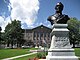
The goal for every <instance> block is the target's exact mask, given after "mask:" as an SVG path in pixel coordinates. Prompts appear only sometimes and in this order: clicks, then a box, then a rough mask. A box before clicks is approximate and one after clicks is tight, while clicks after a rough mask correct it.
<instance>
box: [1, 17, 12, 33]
mask: <svg viewBox="0 0 80 60" xmlns="http://www.w3.org/2000/svg"><path fill="white" fill-rule="evenodd" d="M10 22H11V20H10V17H6V18H4V17H2V16H0V26H1V28H2V32H4V30H5V27H6V25H7V24H8V23H10Z"/></svg>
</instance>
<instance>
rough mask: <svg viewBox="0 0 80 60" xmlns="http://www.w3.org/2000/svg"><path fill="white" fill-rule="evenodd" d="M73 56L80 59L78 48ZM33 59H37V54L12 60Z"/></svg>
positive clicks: (79, 49)
mask: <svg viewBox="0 0 80 60" xmlns="http://www.w3.org/2000/svg"><path fill="white" fill-rule="evenodd" d="M75 55H76V56H78V57H80V48H75ZM34 57H37V54H33V55H30V56H25V57H21V58H17V59H14V60H28V59H29V58H34ZM79 60H80V59H79Z"/></svg>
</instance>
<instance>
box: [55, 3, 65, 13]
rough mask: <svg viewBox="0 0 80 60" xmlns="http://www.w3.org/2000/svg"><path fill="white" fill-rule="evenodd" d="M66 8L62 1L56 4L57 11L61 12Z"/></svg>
mask: <svg viewBox="0 0 80 60" xmlns="http://www.w3.org/2000/svg"><path fill="white" fill-rule="evenodd" d="M63 8H64V5H63V4H62V3H61V2H58V3H57V4H56V6H55V10H56V12H57V13H61V12H62V10H63Z"/></svg>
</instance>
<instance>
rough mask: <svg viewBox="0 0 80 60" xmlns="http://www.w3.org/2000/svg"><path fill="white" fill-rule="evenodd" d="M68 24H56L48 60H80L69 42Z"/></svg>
mask: <svg viewBox="0 0 80 60" xmlns="http://www.w3.org/2000/svg"><path fill="white" fill-rule="evenodd" d="M67 26H68V25H67V24H54V25H53V29H52V32H51V37H52V41H51V46H50V49H49V50H48V55H47V56H46V60H78V58H77V57H76V56H75V53H74V49H72V48H71V46H70V42H69V30H68V29H67Z"/></svg>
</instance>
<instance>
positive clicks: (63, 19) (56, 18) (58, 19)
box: [48, 2, 70, 25]
mask: <svg viewBox="0 0 80 60" xmlns="http://www.w3.org/2000/svg"><path fill="white" fill-rule="evenodd" d="M63 8H64V5H63V4H62V3H61V2H58V3H57V5H56V6H55V10H56V13H55V14H54V15H51V16H49V17H48V21H50V22H51V25H53V24H66V23H67V21H68V20H69V19H70V18H69V17H68V15H65V14H62V10H63Z"/></svg>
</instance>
